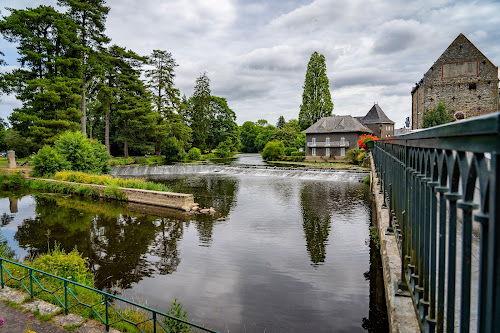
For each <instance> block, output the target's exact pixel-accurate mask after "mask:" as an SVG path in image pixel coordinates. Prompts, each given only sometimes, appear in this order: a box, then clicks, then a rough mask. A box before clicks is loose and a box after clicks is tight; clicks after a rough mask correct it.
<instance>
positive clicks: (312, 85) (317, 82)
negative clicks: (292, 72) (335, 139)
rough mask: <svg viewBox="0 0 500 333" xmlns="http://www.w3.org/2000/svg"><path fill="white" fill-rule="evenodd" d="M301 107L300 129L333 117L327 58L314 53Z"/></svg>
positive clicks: (307, 73)
mask: <svg viewBox="0 0 500 333" xmlns="http://www.w3.org/2000/svg"><path fill="white" fill-rule="evenodd" d="M303 88H304V92H303V93H302V104H301V105H300V112H299V123H300V128H301V129H302V130H305V129H306V128H308V127H309V126H311V125H312V124H314V123H315V122H317V121H318V120H319V119H321V118H323V117H329V116H331V115H332V110H333V103H332V98H331V96H330V87H329V81H328V76H327V75H326V61H325V56H323V55H322V54H318V52H314V53H313V54H312V55H311V59H310V60H309V63H308V64H307V72H306V79H305V82H304V86H303Z"/></svg>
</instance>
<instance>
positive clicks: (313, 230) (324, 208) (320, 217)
mask: <svg viewBox="0 0 500 333" xmlns="http://www.w3.org/2000/svg"><path fill="white" fill-rule="evenodd" d="M300 201H301V206H302V223H303V228H304V234H305V236H306V248H307V252H308V253H309V258H310V259H311V262H312V263H313V264H319V263H321V262H324V261H325V258H326V245H327V243H328V235H329V233H330V222H331V220H330V210H331V208H330V207H329V205H328V201H329V197H328V192H327V191H325V188H324V187H323V186H320V185H319V184H315V183H306V184H305V185H304V187H302V190H301V195H300Z"/></svg>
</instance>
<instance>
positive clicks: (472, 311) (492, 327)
mask: <svg viewBox="0 0 500 333" xmlns="http://www.w3.org/2000/svg"><path fill="white" fill-rule="evenodd" d="M372 156H373V159H374V165H375V171H376V173H377V175H378V177H379V179H380V193H383V195H384V199H386V201H387V209H388V210H389V225H390V226H391V229H392V230H393V231H394V234H395V237H396V240H397V243H398V248H399V252H400V255H401V258H402V265H401V266H402V271H401V281H400V283H399V287H398V289H401V293H402V294H404V292H405V289H406V290H407V291H408V293H409V294H410V295H411V297H412V300H413V304H414V307H415V312H416V315H417V318H418V320H419V323H420V328H421V330H422V332H444V331H446V332H454V331H455V330H456V327H457V326H459V327H460V332H469V331H477V332H499V331H500V321H499V320H498V318H500V261H499V260H498V258H500V195H499V194H497V191H498V190H499V189H500V113H498V112H497V113H493V114H489V115H485V116H481V117H476V118H472V119H469V120H465V121H459V122H454V123H451V124H446V125H441V126H436V127H433V128H430V129H426V130H422V131H418V132H413V133H409V134H404V135H400V136H396V137H391V138H388V139H383V140H379V141H377V142H376V143H375V145H374V148H373V149H372ZM474 226H478V227H479V228H480V230H479V231H478V232H476V233H473V227H474ZM473 234H474V235H473ZM476 243H479V246H478V248H479V250H477V253H474V251H475V250H474V249H475V248H476V246H475V245H474V244H476ZM476 254H477V256H476ZM476 266H477V267H478V268H479V272H478V273H473V272H475V267H476ZM456 285H459V286H460V287H459V288H456ZM476 287H477V288H478V290H479V295H478V297H476V294H475V293H474V290H475V288H476ZM455 290H457V291H455ZM476 314H477V315H476Z"/></svg>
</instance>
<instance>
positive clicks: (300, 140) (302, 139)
mask: <svg viewBox="0 0 500 333" xmlns="http://www.w3.org/2000/svg"><path fill="white" fill-rule="evenodd" d="M294 146H295V148H297V149H300V148H303V149H305V147H306V134H305V133H299V135H297V137H296V138H295V142H294Z"/></svg>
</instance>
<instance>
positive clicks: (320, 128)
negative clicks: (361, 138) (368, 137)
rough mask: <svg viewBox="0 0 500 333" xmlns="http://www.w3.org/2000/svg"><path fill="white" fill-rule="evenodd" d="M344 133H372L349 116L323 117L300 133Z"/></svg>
mask: <svg viewBox="0 0 500 333" xmlns="http://www.w3.org/2000/svg"><path fill="white" fill-rule="evenodd" d="M346 132H362V133H372V131H371V130H370V129H369V128H367V127H365V126H363V125H362V124H361V123H360V122H359V121H357V120H356V119H354V118H353V117H351V116H333V117H324V118H321V119H320V120H318V121H317V122H315V123H314V124H313V125H311V127H309V128H308V129H306V130H305V131H302V133H306V134H308V133H309V134H311V133H346Z"/></svg>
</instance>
